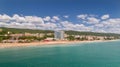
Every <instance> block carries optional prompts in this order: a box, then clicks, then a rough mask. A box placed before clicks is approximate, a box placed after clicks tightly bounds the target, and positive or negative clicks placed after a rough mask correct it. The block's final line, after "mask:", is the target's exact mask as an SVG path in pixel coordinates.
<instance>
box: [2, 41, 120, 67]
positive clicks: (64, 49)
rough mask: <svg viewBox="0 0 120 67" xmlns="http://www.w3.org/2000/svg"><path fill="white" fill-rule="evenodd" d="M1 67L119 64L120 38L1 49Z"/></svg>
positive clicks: (102, 66) (103, 66)
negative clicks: (109, 40)
mask: <svg viewBox="0 0 120 67" xmlns="http://www.w3.org/2000/svg"><path fill="white" fill-rule="evenodd" d="M0 67H120V41H111V42H94V43H81V44H80V43H75V44H70V45H60V46H58V45H57V46H42V47H41V46H34V47H21V48H6V49H0Z"/></svg>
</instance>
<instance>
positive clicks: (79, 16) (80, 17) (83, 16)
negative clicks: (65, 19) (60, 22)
mask: <svg viewBox="0 0 120 67" xmlns="http://www.w3.org/2000/svg"><path fill="white" fill-rule="evenodd" d="M86 17H87V14H81V15H77V18H78V19H83V20H84V19H85V18H86Z"/></svg>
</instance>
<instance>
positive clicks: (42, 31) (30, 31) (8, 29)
mask: <svg viewBox="0 0 120 67" xmlns="http://www.w3.org/2000/svg"><path fill="white" fill-rule="evenodd" d="M0 29H2V30H3V31H10V32H14V33H24V32H28V33H53V32H54V31H52V30H33V29H18V28H5V27H1V28H0Z"/></svg>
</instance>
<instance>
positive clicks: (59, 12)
mask: <svg viewBox="0 0 120 67" xmlns="http://www.w3.org/2000/svg"><path fill="white" fill-rule="evenodd" d="M119 6H120V0H0V27H9V28H25V29H26V28H27V29H43V30H76V31H91V32H104V33H120V8H119Z"/></svg>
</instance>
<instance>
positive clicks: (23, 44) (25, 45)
mask: <svg viewBox="0 0 120 67" xmlns="http://www.w3.org/2000/svg"><path fill="white" fill-rule="evenodd" d="M107 41H116V40H95V41H50V42H32V43H0V48H11V47H27V46H43V45H58V44H59V45H60V44H61V45H65V44H72V43H89V42H90V43H91V42H107Z"/></svg>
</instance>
